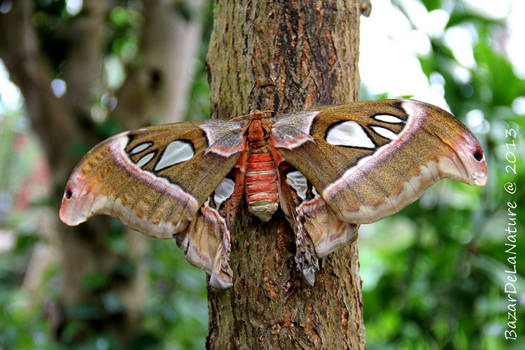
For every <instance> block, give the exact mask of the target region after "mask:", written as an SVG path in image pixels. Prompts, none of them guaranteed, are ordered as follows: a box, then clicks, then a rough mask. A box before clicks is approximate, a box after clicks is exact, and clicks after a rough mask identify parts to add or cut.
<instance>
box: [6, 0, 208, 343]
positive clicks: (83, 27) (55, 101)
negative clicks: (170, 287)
mask: <svg viewBox="0 0 525 350" xmlns="http://www.w3.org/2000/svg"><path fill="white" fill-rule="evenodd" d="M11 6H12V7H11V8H10V10H9V11H8V12H7V13H2V14H0V57H1V58H2V60H3V61H4V62H5V64H6V67H7V69H8V71H9V73H10V78H11V79H12V80H13V81H14V82H15V83H16V84H17V85H18V86H19V87H20V90H21V92H22V94H23V96H24V100H25V108H26V112H27V116H28V118H29V119H30V121H31V125H32V128H33V130H34V131H35V133H36V134H37V136H38V138H39V140H40V143H41V145H42V148H43V150H44V153H45V155H46V158H47V160H48V162H49V165H50V169H51V173H52V174H53V187H54V188H53V191H52V192H53V193H54V194H55V197H54V198H53V200H54V203H55V207H56V208H58V204H59V203H60V199H61V195H62V191H63V188H64V184H65V181H66V180H67V176H68V175H69V173H70V172H71V170H72V169H73V167H74V165H75V164H76V163H77V162H78V160H79V157H80V156H81V155H80V154H75V153H73V152H71V146H72V145H74V144H85V145H94V144H95V143H96V142H98V141H100V138H101V135H100V134H99V133H98V132H97V131H96V129H95V128H94V121H93V120H92V118H91V116H90V113H91V107H92V106H93V103H94V102H95V100H96V98H97V96H100V95H101V94H102V92H104V90H103V84H102V81H103V79H102V62H103V57H104V56H103V55H104V52H105V49H104V47H105V45H106V42H105V38H104V34H105V31H104V28H105V25H106V22H105V21H106V18H107V10H108V8H107V6H108V2H107V1H105V0H93V1H87V2H84V8H83V11H82V14H81V15H80V16H78V17H77V18H75V19H74V20H73V21H72V22H71V27H70V28H69V29H68V30H67V31H64V32H65V33H66V35H68V39H69V46H68V52H67V57H66V59H65V61H64V62H65V65H64V72H63V73H64V75H63V78H64V80H65V81H66V83H67V93H66V94H65V95H64V96H63V97H62V98H57V97H56V96H55V95H54V94H53V92H52V90H51V85H50V83H51V81H52V80H53V78H54V75H55V73H54V72H53V71H52V69H51V68H50V67H49V65H48V64H47V62H46V56H45V50H46V48H43V47H41V44H40V43H39V41H38V38H37V35H36V31H35V28H34V27H33V2H32V1H13V2H11ZM172 6H173V4H172V3H171V2H165V1H147V2H144V17H145V25H144V27H143V28H144V30H143V35H142V38H141V43H140V55H141V56H142V57H143V58H144V59H143V65H142V66H141V67H139V69H135V70H134V71H131V70H129V72H130V73H133V74H130V76H129V81H127V82H126V83H125V84H124V86H123V87H122V90H121V92H120V93H119V94H118V97H119V101H118V106H117V108H116V110H115V111H114V115H112V116H111V117H112V118H115V119H117V120H118V121H119V123H120V124H121V125H122V126H123V127H125V128H132V127H138V126H142V125H144V124H145V123H146V121H148V120H151V119H156V120H157V121H160V120H161V119H162V118H163V117H164V116H172V115H175V114H177V113H179V114H180V111H182V110H184V105H185V101H183V99H184V96H186V95H187V93H185V91H187V90H188V89H189V87H190V81H188V80H189V76H188V75H180V76H178V77H177V76H174V74H175V73H174V72H175V71H176V70H177V69H178V68H179V66H180V64H183V65H184V66H186V67H188V66H189V64H188V63H187V62H186V63H182V62H181V61H180V60H181V59H179V60H175V59H174V57H173V55H174V53H175V52H177V51H179V50H185V48H186V46H187V44H185V41H184V40H182V41H180V42H176V41H175V39H173V40H172V39H171V38H174V37H176V36H178V35H179V36H180V33H181V32H184V30H185V28H186V27H185V25H184V24H180V23H181V22H183V23H187V24H188V25H192V26H193V27H192V30H193V31H194V32H195V31H196V32H197V33H198V32H200V31H199V27H200V25H201V22H200V19H199V18H195V20H194V21H193V22H191V23H188V22H186V21H185V20H183V19H182V18H179V17H177V15H176V12H175V11H174V10H173V7H172ZM159 33H162V35H160V34H159ZM193 35H195V34H193ZM153 39H155V40H153ZM168 39H170V43H169V45H166V44H165V41H166V40H168ZM190 39H191V38H190ZM195 42H197V40H195ZM192 44H194V42H192ZM181 46H182V47H181ZM160 53H162V54H160ZM192 53H193V55H196V53H197V50H196V49H195V50H193V51H192ZM184 60H188V61H190V62H191V61H193V58H192V55H191V53H190V54H189V55H185V56H184ZM188 70H189V69H188ZM152 71H154V72H155V74H153V83H152V82H151V81H150V80H148V79H146V82H145V83H144V84H141V83H142V82H143V81H141V80H140V77H144V76H145V74H146V77H151V75H149V73H151V72H152ZM144 72H146V73H144ZM158 76H160V77H161V80H160V83H159V79H157V78H155V77H158ZM180 80H185V81H182V82H181V81H180ZM175 87H178V89H179V91H182V92H181V93H180V96H181V97H180V98H179V99H177V100H176V101H172V99H173V94H174V91H175V89H176V88H175ZM137 90H140V91H141V93H140V94H136V93H135V92H136V91H137ZM137 106H139V107H140V108H133V107H137ZM177 111H179V112H177ZM167 119H169V118H167ZM54 213H55V215H54V216H53V217H52V219H53V221H54V223H53V224H56V225H53V226H56V227H57V229H58V236H59V237H60V245H59V246H58V250H59V251H60V256H61V277H62V290H61V298H60V300H59V303H58V304H60V305H61V307H53V310H52V314H53V318H54V320H53V321H52V323H53V325H54V327H55V332H56V333H57V334H56V335H57V337H58V338H60V337H61V334H60V333H61V331H62V330H63V329H64V326H65V325H66V324H67V323H68V322H69V321H70V320H71V319H70V316H69V314H68V312H67V310H70V309H71V308H73V307H75V306H76V305H79V304H81V303H82V304H84V305H86V304H87V305H90V306H91V307H93V308H95V309H96V310H98V311H99V312H100V314H99V315H98V318H97V319H96V320H94V322H91V323H90V322H88V321H85V320H82V319H81V320H76V322H81V323H82V329H81V331H80V332H79V334H78V335H77V337H75V339H73V342H77V341H82V339H85V338H86V337H89V336H93V334H95V332H97V333H100V332H102V333H106V334H112V335H113V336H114V338H115V339H116V340H117V341H119V342H120V343H121V344H125V343H126V342H128V341H129V340H130V339H131V338H132V337H133V335H134V330H136V329H137V328H138V327H139V326H140V322H138V321H139V318H140V315H141V312H142V306H143V303H144V292H145V284H144V278H145V273H144V272H145V271H144V267H143V266H142V264H141V263H140V258H141V256H142V255H143V254H144V252H145V250H146V249H147V244H146V242H145V240H144V238H143V237H142V236H139V234H138V233H136V232H135V233H128V234H127V235H126V241H127V250H126V252H125V253H122V252H115V251H112V250H111V249H110V248H108V245H107V237H106V236H107V232H108V227H109V225H108V220H107V218H94V219H92V220H90V221H89V222H88V223H86V224H83V225H81V226H79V227H76V228H72V227H67V226H65V225H64V224H62V223H57V222H56V221H57V219H58V217H57V215H56V211H54ZM40 263H42V262H40ZM121 263H126V264H131V265H132V266H133V268H134V270H135V273H134V274H133V275H132V276H129V275H128V276H122V275H119V273H118V271H117V265H118V264H121ZM93 273H99V274H102V275H105V276H107V277H108V278H109V282H108V283H109V284H108V285H107V286H105V287H103V288H102V289H96V290H93V289H89V288H86V287H85V285H84V279H85V277H86V275H88V274H93ZM115 295H116V296H117V298H118V299H119V300H120V301H121V302H122V304H123V308H122V309H121V310H118V311H116V312H108V311H107V310H106V307H105V306H104V298H106V297H108V296H112V297H113V296H115ZM62 309H63V310H62ZM73 318H74V316H73Z"/></svg>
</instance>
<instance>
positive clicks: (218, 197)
mask: <svg viewBox="0 0 525 350" xmlns="http://www.w3.org/2000/svg"><path fill="white" fill-rule="evenodd" d="M234 187H235V182H234V181H233V180H231V179H228V178H227V177H226V178H224V180H222V182H221V183H220V184H219V186H217V188H216V189H215V195H214V196H213V201H214V202H215V206H216V207H217V208H220V206H221V205H222V203H224V202H225V201H226V200H227V199H228V198H230V197H231V195H232V193H233V189H234Z"/></svg>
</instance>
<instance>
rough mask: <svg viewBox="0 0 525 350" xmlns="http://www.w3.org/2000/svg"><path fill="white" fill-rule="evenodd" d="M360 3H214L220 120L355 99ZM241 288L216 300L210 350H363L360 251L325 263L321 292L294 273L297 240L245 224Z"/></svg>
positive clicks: (249, 220) (214, 84)
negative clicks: (266, 111)
mask: <svg viewBox="0 0 525 350" xmlns="http://www.w3.org/2000/svg"><path fill="white" fill-rule="evenodd" d="M359 13H360V2H359V1H357V0H348V1H323V2H320V1H313V0H312V1H301V2H299V1H297V2H296V1H290V2H287V1H283V2H273V1H239V2H238V1H231V0H230V1H216V2H215V9H214V19H215V22H214V29H213V33H212V38H211V40H210V48H209V52H208V58H207V63H208V68H209V72H210V85H211V86H210V87H211V102H212V113H213V116H214V117H216V118H222V119H226V118H229V117H232V116H235V115H239V114H245V113H247V112H249V111H250V110H252V109H255V108H256V109H263V110H266V109H272V110H275V111H279V112H290V111H297V110H303V109H307V108H310V107H312V106H315V105H325V104H339V103H345V102H350V101H354V100H356V98H357V90H358V84H359V77H358V70H357V60H358V47H359V45H358V40H359ZM231 241H232V251H231V258H230V260H231V261H230V263H231V266H232V269H233V272H234V279H233V288H232V289H230V290H227V291H226V292H217V291H213V290H211V289H210V290H209V297H208V304H209V312H210V320H209V336H208V340H207V347H208V348H209V349H364V348H365V328H364V324H363V318H362V297H361V279H360V277H359V265H358V252H357V245H356V243H353V244H350V245H349V246H347V247H345V248H343V249H341V250H339V251H338V252H336V253H334V254H331V255H330V256H328V257H327V258H324V259H323V260H322V264H321V270H320V271H319V272H318V273H317V276H316V277H317V278H316V284H315V286H314V287H313V288H312V287H309V286H308V285H307V284H306V283H305V282H304V281H302V279H301V277H300V275H299V274H298V273H297V272H296V270H295V265H294V253H295V243H294V234H293V232H292V231H291V229H290V228H289V226H288V223H287V222H286V221H285V219H284V216H283V214H282V213H280V212H279V211H278V212H277V213H276V214H275V215H274V217H273V219H272V220H271V221H270V222H268V223H261V222H260V221H258V220H257V219H256V218H254V217H252V216H249V215H248V214H246V210H243V213H242V214H240V215H239V217H238V220H237V224H236V227H235V228H234V229H233V232H232V237H231Z"/></svg>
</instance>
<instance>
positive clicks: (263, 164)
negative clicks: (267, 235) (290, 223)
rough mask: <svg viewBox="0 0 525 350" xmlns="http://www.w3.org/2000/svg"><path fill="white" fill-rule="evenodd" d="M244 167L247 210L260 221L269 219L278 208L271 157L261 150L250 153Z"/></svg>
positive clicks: (274, 170)
mask: <svg viewBox="0 0 525 350" xmlns="http://www.w3.org/2000/svg"><path fill="white" fill-rule="evenodd" d="M247 163H248V164H247V167H246V201H247V202H248V210H249V211H250V213H252V214H253V215H255V216H257V217H258V218H259V219H261V220H262V221H268V220H270V219H271V217H272V215H273V213H274V212H275V211H276V210H277V207H278V206H279V193H278V188H277V171H276V169H275V163H274V161H273V157H272V155H271V154H270V153H269V152H268V151H266V150H262V152H260V153H251V154H250V156H249V157H248V162H247Z"/></svg>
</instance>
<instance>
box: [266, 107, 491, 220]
mask: <svg viewBox="0 0 525 350" xmlns="http://www.w3.org/2000/svg"><path fill="white" fill-rule="evenodd" d="M271 137H272V145H273V146H274V147H275V148H276V150H277V152H278V153H279V154H280V155H281V156H282V157H283V158H284V159H285V160H286V161H287V162H288V163H290V164H291V165H292V166H293V167H295V168H296V169H297V170H298V171H300V172H301V173H302V174H304V176H305V177H306V178H307V179H308V180H309V181H310V182H311V183H312V184H313V185H314V187H315V188H316V189H317V190H318V191H319V193H320V195H321V197H322V199H323V200H324V201H325V202H326V203H327V204H328V206H329V207H330V209H331V210H332V211H333V212H334V213H335V214H336V215H337V217H338V218H339V219H340V220H342V221H344V222H350V223H355V224H363V223H371V222H374V221H377V220H379V219H381V218H382V217H385V216H388V215H391V214H393V213H395V212H397V211H399V210H400V209H401V208H403V207H404V206H406V205H407V204H410V203H411V202H413V201H415V200H416V199H417V198H419V196H420V195H421V194H422V193H423V191H424V190H425V189H426V188H427V187H428V186H430V185H432V184H433V183H435V182H436V181H438V180H439V179H441V178H445V177H448V178H452V179H456V180H459V181H462V182H465V183H468V184H473V185H481V186H482V185H484V184H485V182H486V176H487V168H486V162H485V157H484V155H483V151H482V149H481V147H480V145H479V143H478V142H477V140H476V139H475V137H474V136H473V135H472V134H471V133H470V132H469V131H468V129H467V128H466V127H465V126H464V125H463V124H462V123H461V122H460V121H458V120H457V119H456V118H455V117H454V116H452V115H451V114H449V113H447V112H446V111H444V110H442V109H439V108H437V107H435V106H432V105H429V104H426V103H422V102H418V101H414V100H382V101H373V102H371V101H369V102H357V103H353V104H348V105H342V106H336V107H327V108H322V109H319V110H317V111H310V112H301V113H297V114H290V115H286V116H283V117H282V118H280V119H277V122H275V123H274V126H273V129H272V134H271Z"/></svg>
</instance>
